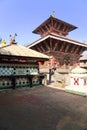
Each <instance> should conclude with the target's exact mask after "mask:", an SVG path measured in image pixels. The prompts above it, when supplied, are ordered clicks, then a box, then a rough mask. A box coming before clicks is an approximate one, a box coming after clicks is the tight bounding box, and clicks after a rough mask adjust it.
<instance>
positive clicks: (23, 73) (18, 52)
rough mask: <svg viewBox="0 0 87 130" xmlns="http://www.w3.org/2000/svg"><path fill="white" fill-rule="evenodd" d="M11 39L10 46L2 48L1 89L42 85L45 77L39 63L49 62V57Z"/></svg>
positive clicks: (0, 63) (0, 49)
mask: <svg viewBox="0 0 87 130" xmlns="http://www.w3.org/2000/svg"><path fill="white" fill-rule="evenodd" d="M15 36H16V34H15ZM10 38H11V39H10V44H9V45H4V46H2V47H0V89H5V88H17V87H26V86H27V87H32V86H37V85H40V84H42V79H43V78H45V75H44V74H43V75H42V74H40V73H39V62H44V61H47V60H48V59H49V57H48V56H47V55H44V54H42V53H39V52H36V51H34V50H32V49H28V48H26V47H24V46H22V45H18V44H17V43H16V42H15V37H12V36H10Z"/></svg>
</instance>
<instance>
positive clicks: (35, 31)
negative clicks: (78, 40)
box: [32, 15, 77, 34]
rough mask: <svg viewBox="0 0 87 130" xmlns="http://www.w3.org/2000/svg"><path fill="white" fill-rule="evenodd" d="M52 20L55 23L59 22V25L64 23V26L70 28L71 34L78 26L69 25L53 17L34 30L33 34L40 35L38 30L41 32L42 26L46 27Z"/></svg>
mask: <svg viewBox="0 0 87 130" xmlns="http://www.w3.org/2000/svg"><path fill="white" fill-rule="evenodd" d="M50 20H54V21H55V22H57V23H62V24H64V25H66V26H68V27H69V32H70V31H72V30H74V29H76V28H77V27H76V26H74V25H72V24H69V23H67V22H65V21H62V20H60V19H57V18H55V17H53V16H52V15H51V16H50V17H49V18H48V19H47V20H45V21H44V22H43V23H42V24H41V25H40V26H38V27H37V28H36V29H35V30H33V31H32V32H33V33H36V34H38V30H39V29H40V28H41V27H42V26H45V25H46V24H47V23H48V22H49V21H50Z"/></svg>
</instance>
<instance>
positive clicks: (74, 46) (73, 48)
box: [71, 45, 76, 53]
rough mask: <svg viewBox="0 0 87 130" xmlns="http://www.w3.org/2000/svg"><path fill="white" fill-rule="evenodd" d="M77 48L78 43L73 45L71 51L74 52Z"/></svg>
mask: <svg viewBox="0 0 87 130" xmlns="http://www.w3.org/2000/svg"><path fill="white" fill-rule="evenodd" d="M75 48H76V45H73V47H72V49H71V53H74V50H75Z"/></svg>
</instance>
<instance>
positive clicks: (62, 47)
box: [60, 42, 66, 52]
mask: <svg viewBox="0 0 87 130" xmlns="http://www.w3.org/2000/svg"><path fill="white" fill-rule="evenodd" d="M65 44H66V42H63V44H62V46H61V48H60V52H62V51H63V49H64V47H65Z"/></svg>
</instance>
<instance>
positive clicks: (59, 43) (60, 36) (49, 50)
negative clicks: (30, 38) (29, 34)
mask: <svg viewBox="0 0 87 130" xmlns="http://www.w3.org/2000/svg"><path fill="white" fill-rule="evenodd" d="M74 29H77V27H76V26H74V25H71V24H69V23H67V22H64V21H62V20H60V19H57V18H55V16H54V15H51V16H50V17H49V18H48V19H47V20H46V21H44V22H43V23H42V24H41V25H40V26H38V27H37V28H36V29H35V30H34V31H33V33H35V34H39V35H41V38H40V39H38V40H37V41H35V42H33V43H31V44H28V45H27V48H31V49H33V50H36V51H38V52H41V53H43V54H47V55H48V56H51V57H53V59H54V61H53V64H52V67H58V66H63V65H64V64H66V65H68V64H69V65H73V64H74V63H76V62H78V60H79V58H80V55H81V54H82V53H83V52H84V51H85V50H87V44H85V43H83V42H80V41H76V40H73V39H70V38H67V35H68V34H69V32H71V31H73V30H74Z"/></svg>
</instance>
